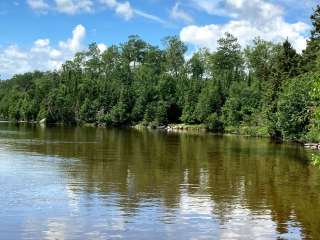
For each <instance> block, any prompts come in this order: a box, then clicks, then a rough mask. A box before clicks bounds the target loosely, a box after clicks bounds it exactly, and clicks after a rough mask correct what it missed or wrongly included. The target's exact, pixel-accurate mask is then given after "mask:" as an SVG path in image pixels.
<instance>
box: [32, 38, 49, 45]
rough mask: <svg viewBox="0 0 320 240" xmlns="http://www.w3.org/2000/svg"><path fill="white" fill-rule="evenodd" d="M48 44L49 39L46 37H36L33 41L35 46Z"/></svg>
mask: <svg viewBox="0 0 320 240" xmlns="http://www.w3.org/2000/svg"><path fill="white" fill-rule="evenodd" d="M49 44H50V40H49V39H48V38H46V39H38V40H37V41H35V42H34V45H35V46H37V47H46V46H48V45H49Z"/></svg>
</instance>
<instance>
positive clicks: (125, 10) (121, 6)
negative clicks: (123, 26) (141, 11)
mask: <svg viewBox="0 0 320 240" xmlns="http://www.w3.org/2000/svg"><path fill="white" fill-rule="evenodd" d="M115 11H116V13H117V14H118V15H120V16H123V17H124V19H125V20H129V19H131V18H132V17H133V14H134V10H133V9H132V7H131V5H130V3H129V2H124V3H118V4H117V6H116V8H115Z"/></svg>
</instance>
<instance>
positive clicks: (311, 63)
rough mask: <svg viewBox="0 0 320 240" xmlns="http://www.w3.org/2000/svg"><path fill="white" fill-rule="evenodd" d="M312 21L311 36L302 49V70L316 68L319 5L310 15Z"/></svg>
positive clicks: (319, 24) (319, 47)
mask: <svg viewBox="0 0 320 240" xmlns="http://www.w3.org/2000/svg"><path fill="white" fill-rule="evenodd" d="M310 19H311V23H312V29H311V37H310V39H309V40H308V41H307V48H306V49H305V50H304V51H303V56H302V57H303V58H302V70H303V71H304V72H309V71H315V70H316V60H317V57H318V56H319V51H320V5H317V6H316V8H315V10H314V13H313V14H312V15H311V17H310Z"/></svg>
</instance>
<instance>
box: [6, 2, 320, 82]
mask: <svg viewBox="0 0 320 240" xmlns="http://www.w3.org/2000/svg"><path fill="white" fill-rule="evenodd" d="M316 3H317V0H180V1H179V0H15V1H11V0H2V1H0V78H8V77H11V76H12V75H14V74H17V73H23V72H26V71H33V70H36V69H38V70H52V69H55V68H59V66H60V65H61V63H63V61H65V60H66V59H70V58H72V56H73V54H74V53H75V52H77V51H80V50H83V49H85V48H86V46H87V45H88V44H89V43H90V42H97V43H99V44H100V45H99V46H100V48H101V50H103V49H105V47H107V46H110V45H111V44H118V43H121V42H124V41H126V39H127V37H128V36H129V35H132V34H138V35H140V36H141V37H142V38H143V39H145V40H146V41H148V42H151V43H152V44H155V45H160V44H161V39H163V38H164V37H165V36H168V35H178V36H179V37H180V38H181V40H182V41H184V42H185V43H186V44H188V46H189V47H190V49H192V50H195V49H198V48H201V47H207V48H209V49H210V50H212V51H214V50H215V49H216V41H217V39H218V38H220V37H221V36H223V34H224V33H225V32H231V33H232V34H234V35H235V36H236V37H238V39H239V42H240V44H241V45H242V46H246V45H247V44H250V42H251V40H252V39H253V38H254V37H257V36H260V37H262V38H264V39H266V40H270V41H274V42H280V41H282V40H283V39H286V38H288V39H289V40H290V41H291V42H292V43H293V45H294V46H295V47H296V49H297V50H298V51H301V50H302V49H303V48H304V47H305V40H306V38H307V36H308V33H309V30H310V21H309V15H310V14H311V13H312V7H315V5H316Z"/></svg>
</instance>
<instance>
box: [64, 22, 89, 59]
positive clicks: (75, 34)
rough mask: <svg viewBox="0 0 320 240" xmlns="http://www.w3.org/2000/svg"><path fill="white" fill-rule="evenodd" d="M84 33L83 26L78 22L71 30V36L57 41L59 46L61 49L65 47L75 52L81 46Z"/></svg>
mask: <svg viewBox="0 0 320 240" xmlns="http://www.w3.org/2000/svg"><path fill="white" fill-rule="evenodd" d="M85 35H86V29H85V27H84V26H82V25H81V24H79V25H78V26H76V28H75V29H74V30H73V31H72V38H70V39H68V40H67V41H61V42H60V43H59V46H60V47H61V48H63V49H66V50H69V51H71V52H73V53H75V52H77V51H79V50H80V49H81V48H82V40H83V39H84V37H85Z"/></svg>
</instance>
